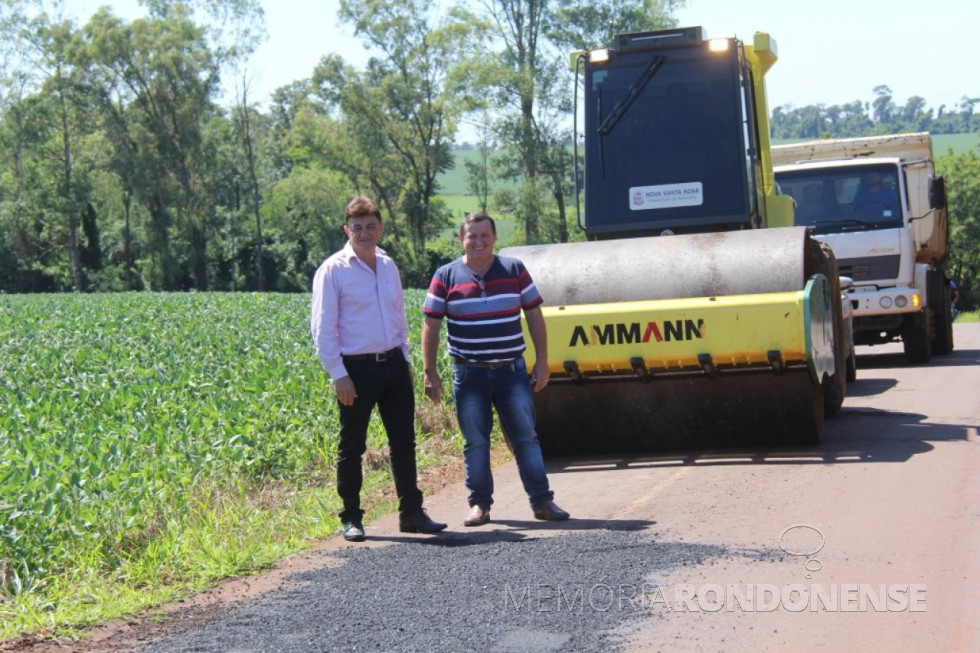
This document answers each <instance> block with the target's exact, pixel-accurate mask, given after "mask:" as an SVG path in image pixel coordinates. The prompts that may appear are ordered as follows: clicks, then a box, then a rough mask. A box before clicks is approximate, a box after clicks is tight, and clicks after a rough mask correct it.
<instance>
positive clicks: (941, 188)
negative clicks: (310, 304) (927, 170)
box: [929, 175, 946, 210]
mask: <svg viewBox="0 0 980 653" xmlns="http://www.w3.org/2000/svg"><path fill="white" fill-rule="evenodd" d="M929 208H931V209H937V210H940V209H945V208H946V177H944V176H943V175H939V176H938V177H930V178H929Z"/></svg>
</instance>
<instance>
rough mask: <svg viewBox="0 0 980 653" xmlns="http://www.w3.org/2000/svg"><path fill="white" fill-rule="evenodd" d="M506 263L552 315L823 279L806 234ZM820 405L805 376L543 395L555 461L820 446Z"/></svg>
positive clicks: (542, 412)
mask: <svg viewBox="0 0 980 653" xmlns="http://www.w3.org/2000/svg"><path fill="white" fill-rule="evenodd" d="M813 242H815V241H813ZM501 254H503V255H506V256H513V257H516V258H519V259H521V260H522V261H523V262H524V264H525V266H526V267H527V269H528V271H529V272H530V274H531V276H532V278H533V279H534V282H535V284H536V285H537V287H538V289H539V291H540V292H541V295H542V296H543V297H544V300H545V303H546V304H547V305H550V306H561V305H576V304H593V303H615V302H623V301H631V300H650V299H679V298H692V297H719V296H727V295H751V294H756V293H775V292H786V291H798V290H802V289H803V287H804V285H805V283H806V280H807V279H808V278H809V276H810V275H811V274H813V272H814V271H815V270H814V267H815V264H814V257H815V253H814V248H813V245H812V244H811V240H810V238H809V235H808V234H807V232H806V229H804V228H799V227H787V228H773V229H762V230H752V231H740V232H725V233H711V234H695V235H683V236H669V237H663V236H661V237H645V238H630V239H621V240H606V241H591V242H584V243H566V244H558V245H541V246H525V247H512V248H507V249H505V250H503V251H502V252H501ZM817 254H819V252H817ZM816 265H817V267H819V261H818V263H817V264H816ZM820 271H823V270H820ZM834 274H836V272H834ZM823 403H824V399H823V388H822V387H821V385H820V384H817V383H814V382H813V381H812V380H811V378H810V376H809V375H808V374H802V373H787V374H782V375H777V374H776V373H774V372H771V371H762V372H758V373H754V374H748V375H732V376H725V375H721V376H719V377H716V378H709V377H708V376H703V377H694V378H691V377H684V378H657V379H654V380H652V381H649V382H643V381H639V380H635V381H632V380H627V381H608V382H607V381H586V382H585V383H584V384H582V385H577V384H575V383H570V382H556V383H553V384H551V385H549V386H548V388H546V389H545V390H544V391H542V392H540V393H535V404H536V408H537V417H538V432H539V435H540V438H541V442H542V447H543V449H544V451H545V452H546V453H547V454H549V455H565V454H595V453H608V452H624V451H653V450H662V449H684V448H700V447H705V446H725V445H744V444H788V443H813V442H816V441H818V440H819V439H820V435H821V432H822V429H823V417H824V409H823Z"/></svg>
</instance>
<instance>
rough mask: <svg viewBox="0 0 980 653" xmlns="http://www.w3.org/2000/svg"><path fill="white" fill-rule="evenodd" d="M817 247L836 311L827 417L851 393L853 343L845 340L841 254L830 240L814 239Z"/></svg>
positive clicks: (816, 254) (826, 387) (815, 254)
mask: <svg viewBox="0 0 980 653" xmlns="http://www.w3.org/2000/svg"><path fill="white" fill-rule="evenodd" d="M810 243H811V246H812V251H813V261H814V269H815V271H816V272H818V273H820V274H822V275H824V276H825V277H827V285H828V286H829V288H830V301H831V302H832V303H833V314H834V373H833V375H831V376H825V377H824V379H823V406H824V417H833V416H835V415H836V414H837V413H839V412H840V409H841V406H842V405H843V404H844V397H845V396H846V395H847V369H846V368H847V363H846V359H847V352H848V351H849V350H850V343H845V342H844V311H843V308H842V306H841V292H840V272H839V270H838V268H837V257H836V256H834V252H833V250H832V249H830V246H829V245H827V244H826V243H821V242H819V241H817V240H811V241H810Z"/></svg>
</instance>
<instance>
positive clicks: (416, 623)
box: [142, 530, 729, 653]
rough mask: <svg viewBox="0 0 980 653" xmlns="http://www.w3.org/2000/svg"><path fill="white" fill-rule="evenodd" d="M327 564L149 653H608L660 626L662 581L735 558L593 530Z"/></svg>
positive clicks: (417, 542)
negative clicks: (645, 627) (640, 629)
mask: <svg viewBox="0 0 980 653" xmlns="http://www.w3.org/2000/svg"><path fill="white" fill-rule="evenodd" d="M399 539H400V540H401V538H399ZM332 555H333V556H334V557H337V558H341V559H342V560H344V563H343V564H341V565H338V566H331V567H327V568H324V569H320V570H317V571H315V572H308V573H305V574H301V575H299V576H298V577H297V578H296V580H297V581H299V582H298V583H297V584H295V585H292V586H290V587H289V588H288V589H286V590H283V591H278V592H273V593H270V594H266V595H263V596H262V597H260V598H258V599H255V600H252V601H250V602H246V603H243V604H240V605H236V606H235V607H233V608H231V609H229V610H227V611H225V612H222V613H221V614H219V615H218V616H216V617H215V619H213V620H211V621H210V622H208V623H206V624H204V625H201V626H197V627H194V628H193V629H191V630H187V631H185V632H183V633H180V634H178V635H174V636H171V637H167V638H166V639H161V640H158V641H156V642H153V643H151V644H149V645H147V646H145V647H144V648H143V649H142V650H144V651H147V652H155V651H166V652H168V653H172V652H175V651H243V652H244V651H313V650H319V651H326V650H330V651H465V650H472V651H558V650H600V649H601V650H604V651H611V650H616V649H617V648H618V643H619V641H620V640H621V637H622V636H623V635H626V634H629V633H630V632H632V631H633V630H635V628H636V626H637V625H638V623H639V620H642V619H651V618H656V616H655V611H654V610H652V609H651V604H650V601H651V600H655V598H654V597H653V596H651V594H652V593H655V592H653V590H654V589H655V587H656V584H657V581H656V579H657V578H660V577H663V576H666V574H667V572H669V571H670V570H672V569H676V568H677V567H680V566H685V565H700V564H702V563H704V562H705V561H707V560H709V559H711V558H717V557H721V556H725V555H729V552H727V551H726V550H725V549H723V548H721V547H717V546H710V545H705V544H691V543H684V542H676V541H659V540H657V539H656V537H655V536H654V535H652V534H651V533H649V532H643V531H640V532H634V531H619V530H617V531H610V530H597V531H591V530H590V531H577V532H572V533H567V534H559V535H554V536H550V537H529V536H527V535H526V534H525V532H514V531H485V532H479V531H475V532H462V533H459V532H448V533H443V534H441V535H439V536H436V537H424V538H404V540H402V541H401V543H398V544H393V545H391V546H383V547H373V548H367V547H352V548H350V549H344V550H341V551H338V552H335V553H333V554H332Z"/></svg>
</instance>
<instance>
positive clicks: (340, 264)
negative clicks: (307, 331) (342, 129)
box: [310, 197, 446, 542]
mask: <svg viewBox="0 0 980 653" xmlns="http://www.w3.org/2000/svg"><path fill="white" fill-rule="evenodd" d="M344 218H345V221H344V233H345V234H346V235H347V239H348V241H347V244H346V245H345V246H344V248H343V249H342V250H340V251H339V252H336V253H335V254H333V255H332V256H330V257H329V258H328V259H327V260H326V261H324V262H323V264H322V265H321V266H320V267H319V269H318V270H317V271H316V274H315V275H314V277H313V302H312V304H313V306H312V315H311V319H310V328H311V331H312V334H313V343H314V346H315V347H316V353H317V356H318V357H319V359H320V362H321V364H322V365H323V369H325V370H326V371H327V373H328V374H329V375H330V377H331V378H332V379H333V385H334V390H335V391H336V393H337V405H338V408H339V410H340V444H339V446H338V455H337V493H338V494H339V495H340V498H341V500H342V501H343V504H344V507H343V510H342V511H341V513H340V520H341V522H342V523H343V528H344V538H345V539H346V540H348V541H350V542H362V541H364V539H365V535H364V525H363V521H362V519H363V515H364V511H363V510H361V504H360V494H361V485H362V482H363V472H362V470H361V457H362V456H363V454H364V452H365V450H366V448H367V431H368V423H369V421H370V419H371V411H372V410H373V409H374V406H375V405H377V406H378V410H379V412H380V413H381V420H382V422H383V423H384V426H385V433H386V434H387V436H388V447H389V449H390V452H391V472H392V476H393V477H394V481H395V489H396V491H397V493H398V502H399V505H398V510H399V527H400V530H401V531H402V532H406V533H438V532H439V531H441V530H443V529H444V528H446V524H442V523H439V522H436V521H433V520H432V519H430V518H429V516H428V515H427V514H426V512H425V510H423V508H422V492H421V491H420V490H419V488H418V481H417V474H416V467H415V390H414V386H413V382H412V372H411V368H410V366H409V362H408V324H407V323H406V321H405V301H404V297H403V295H402V285H401V277H400V276H399V274H398V267H397V266H396V265H395V263H394V261H392V260H391V258H389V257H388V255H387V254H385V252H384V250H382V249H381V248H379V247H378V240H379V239H380V238H381V234H382V233H384V225H383V224H382V222H381V213H380V211H379V210H378V207H377V205H376V204H375V203H374V202H372V201H371V200H369V199H367V198H364V197H357V198H355V199H354V200H352V201H351V202H350V204H348V205H347V209H346V210H345V212H344Z"/></svg>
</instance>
